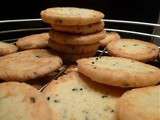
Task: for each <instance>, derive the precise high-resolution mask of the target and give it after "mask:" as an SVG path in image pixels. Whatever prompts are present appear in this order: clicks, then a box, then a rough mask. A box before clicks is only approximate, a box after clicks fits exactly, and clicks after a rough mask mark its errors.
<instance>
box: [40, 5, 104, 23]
mask: <svg viewBox="0 0 160 120" xmlns="http://www.w3.org/2000/svg"><path fill="white" fill-rule="evenodd" d="M41 17H42V20H43V21H45V22H47V23H49V24H53V25H54V24H55V25H88V24H92V23H97V22H100V21H101V19H102V18H104V14H103V13H102V12H100V11H96V10H91V9H85V8H76V7H55V8H48V9H46V10H43V11H42V12H41Z"/></svg>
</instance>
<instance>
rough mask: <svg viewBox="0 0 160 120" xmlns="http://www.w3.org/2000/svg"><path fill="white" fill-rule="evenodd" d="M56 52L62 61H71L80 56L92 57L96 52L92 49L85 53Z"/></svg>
mask: <svg viewBox="0 0 160 120" xmlns="http://www.w3.org/2000/svg"><path fill="white" fill-rule="evenodd" d="M57 54H58V55H59V56H60V57H61V58H62V59H63V62H65V63H70V62H71V63H72V62H75V61H76V60H78V59H81V58H88V57H93V56H95V55H96V52H95V51H93V52H90V53H85V54H67V53H65V54H64V53H61V52H58V53H57Z"/></svg>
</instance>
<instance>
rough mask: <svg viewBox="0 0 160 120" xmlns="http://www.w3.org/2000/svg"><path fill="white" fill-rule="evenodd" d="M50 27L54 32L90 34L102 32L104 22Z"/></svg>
mask: <svg viewBox="0 0 160 120" xmlns="http://www.w3.org/2000/svg"><path fill="white" fill-rule="evenodd" d="M52 27H53V29H54V30H55V31H61V32H67V33H75V34H91V33H96V32H100V31H102V30H103V29H104V22H98V23H94V24H89V25H77V26H64V25H52Z"/></svg>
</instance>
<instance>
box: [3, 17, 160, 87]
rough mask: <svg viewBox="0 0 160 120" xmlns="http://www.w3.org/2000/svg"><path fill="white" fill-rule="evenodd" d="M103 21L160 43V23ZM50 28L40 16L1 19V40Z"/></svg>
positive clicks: (126, 33) (112, 29)
mask: <svg viewBox="0 0 160 120" xmlns="http://www.w3.org/2000/svg"><path fill="white" fill-rule="evenodd" d="M103 21H104V22H105V30H106V31H109V32H118V33H119V34H120V35H124V36H125V37H130V36H132V37H133V38H136V37H138V38H140V39H142V40H151V42H154V41H155V40H156V43H157V44H159V45H160V35H158V34H155V33H154V32H153V33H152V31H153V30H154V29H159V30H160V24H154V23H145V22H136V21H125V20H112V19H103ZM109 24H111V25H109ZM124 26H125V27H124ZM130 28H131V30H130ZM137 28H140V29H137ZM50 29H51V28H50V27H49V25H47V24H45V23H44V22H43V21H42V20H41V19H39V18H38V19H18V20H3V21H0V41H5V42H15V41H16V40H17V39H18V38H20V37H23V36H25V35H30V34H34V33H41V32H46V31H49V30H50ZM145 29H148V30H150V31H151V32H146V31H145ZM141 30H142V31H141ZM144 31H145V32H144ZM157 41H158V42H157ZM103 52H104V51H103V50H98V51H97V53H98V55H99V54H102V53H103ZM66 68H67V66H66V65H64V66H62V68H60V69H59V70H58V71H57V73H56V74H55V75H54V77H53V79H56V78H58V77H59V76H60V75H62V74H63V72H64V71H65V69H66ZM46 85H47V83H46V84H44V85H43V87H42V88H41V89H40V90H42V89H43V88H44V87H45V86H46Z"/></svg>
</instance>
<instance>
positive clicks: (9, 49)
mask: <svg viewBox="0 0 160 120" xmlns="http://www.w3.org/2000/svg"><path fill="white" fill-rule="evenodd" d="M17 50H18V48H17V47H16V46H15V45H13V44H10V43H5V42H0V56H3V55H7V54H11V53H15V52H17Z"/></svg>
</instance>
